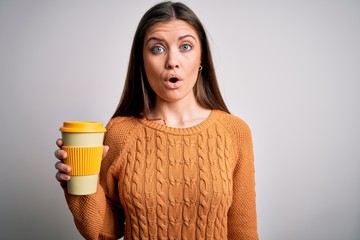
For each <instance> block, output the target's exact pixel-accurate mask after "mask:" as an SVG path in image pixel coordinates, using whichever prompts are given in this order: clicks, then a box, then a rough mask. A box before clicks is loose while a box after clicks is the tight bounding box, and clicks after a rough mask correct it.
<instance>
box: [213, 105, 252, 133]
mask: <svg viewBox="0 0 360 240" xmlns="http://www.w3.org/2000/svg"><path fill="white" fill-rule="evenodd" d="M215 113H216V115H217V122H218V123H219V124H221V125H222V126H223V127H224V128H225V129H226V130H227V131H228V132H229V133H230V134H235V135H243V136H244V135H251V131H250V127H249V125H248V124H247V123H246V122H245V121H244V120H243V119H242V118H240V117H238V116H236V115H233V114H230V113H227V112H223V111H219V110H216V112H215Z"/></svg>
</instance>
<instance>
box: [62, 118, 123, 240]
mask: <svg viewBox="0 0 360 240" xmlns="http://www.w3.org/2000/svg"><path fill="white" fill-rule="evenodd" d="M110 126H111V122H110V123H109V124H108V126H107V129H108V131H107V133H106V136H105V141H104V144H105V145H109V146H110V148H109V151H108V154H107V155H106V157H105V158H104V159H103V160H102V163H101V170H100V174H99V182H98V186H97V192H96V193H94V194H91V195H84V196H75V195H70V194H68V193H67V191H66V189H65V191H64V192H65V198H66V201H67V204H68V206H69V209H70V211H71V213H72V215H73V217H74V222H75V225H76V227H77V229H78V231H79V232H80V234H81V235H82V236H83V237H84V238H85V239H91V240H93V239H94V240H95V239H104V240H108V239H109V240H110V239H119V238H120V237H122V236H123V232H124V222H125V214H124V211H123V208H122V206H121V204H120V201H119V194H118V190H117V182H116V179H115V178H114V177H113V176H112V175H111V174H110V168H111V166H112V163H113V162H114V161H115V160H116V159H117V158H118V156H119V152H120V149H119V147H120V146H119V144H116V141H114V139H113V138H112V137H111V135H112V134H111V130H110V129H109V128H110Z"/></svg>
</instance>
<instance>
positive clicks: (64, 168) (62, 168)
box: [55, 161, 71, 174]
mask: <svg viewBox="0 0 360 240" xmlns="http://www.w3.org/2000/svg"><path fill="white" fill-rule="evenodd" d="M55 168H56V169H57V170H58V171H59V172H60V173H65V174H68V173H69V172H70V171H71V167H70V166H69V165H66V164H65V163H63V162H61V161H58V162H56V163H55Z"/></svg>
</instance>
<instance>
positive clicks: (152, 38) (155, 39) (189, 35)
mask: <svg viewBox="0 0 360 240" xmlns="http://www.w3.org/2000/svg"><path fill="white" fill-rule="evenodd" d="M188 37H190V38H192V39H194V40H195V41H196V38H195V37H194V36H193V35H191V34H186V35H184V36H180V37H179V38H178V40H183V39H185V38H188ZM150 41H160V42H163V41H164V39H163V38H159V37H150V38H149V39H148V40H146V43H145V45H146V44H148V43H149V42H150Z"/></svg>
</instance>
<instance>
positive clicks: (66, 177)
mask: <svg viewBox="0 0 360 240" xmlns="http://www.w3.org/2000/svg"><path fill="white" fill-rule="evenodd" d="M55 178H56V180H58V181H59V182H60V183H64V182H67V181H69V180H70V176H69V175H67V174H64V173H61V172H57V173H56V175H55Z"/></svg>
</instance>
